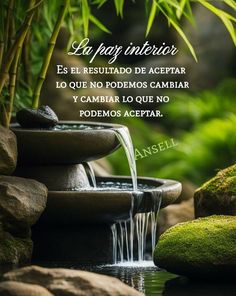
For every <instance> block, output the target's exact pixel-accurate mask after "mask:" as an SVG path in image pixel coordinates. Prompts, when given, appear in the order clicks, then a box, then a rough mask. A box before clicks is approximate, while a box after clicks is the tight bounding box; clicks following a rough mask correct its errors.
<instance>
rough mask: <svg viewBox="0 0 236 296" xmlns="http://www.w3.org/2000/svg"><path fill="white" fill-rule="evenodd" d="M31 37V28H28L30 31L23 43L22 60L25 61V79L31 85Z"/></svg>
mask: <svg viewBox="0 0 236 296" xmlns="http://www.w3.org/2000/svg"><path fill="white" fill-rule="evenodd" d="M30 39H31V30H28V33H27V35H26V38H25V42H24V44H23V50H22V62H23V68H24V80H25V82H26V83H27V84H28V85H29V86H30V85H31V84H32V81H31V72H30V52H29V44H30Z"/></svg>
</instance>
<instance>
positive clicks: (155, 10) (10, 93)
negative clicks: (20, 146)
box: [0, 0, 236, 125]
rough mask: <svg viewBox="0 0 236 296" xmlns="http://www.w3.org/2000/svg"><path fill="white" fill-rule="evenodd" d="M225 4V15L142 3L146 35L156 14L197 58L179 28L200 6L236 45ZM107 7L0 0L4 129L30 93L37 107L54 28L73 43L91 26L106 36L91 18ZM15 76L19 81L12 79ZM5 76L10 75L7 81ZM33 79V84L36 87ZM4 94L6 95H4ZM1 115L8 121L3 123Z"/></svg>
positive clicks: (117, 4) (88, 0)
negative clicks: (215, 18) (61, 29)
mask: <svg viewBox="0 0 236 296" xmlns="http://www.w3.org/2000/svg"><path fill="white" fill-rule="evenodd" d="M223 2H224V3H225V5H226V7H228V8H229V11H230V12H229V13H228V12H226V11H224V10H223V9H221V8H218V7H217V6H214V5H213V4H212V3H209V1H205V0H196V1H191V0H179V1H177V0H146V1H144V7H145V8H146V9H145V10H146V11H147V12H148V15H149V17H148V22H147V30H146V34H147V35H148V33H149V32H150V30H151V28H152V26H153V23H154V20H155V18H156V16H157V15H158V14H162V15H163V16H164V17H165V18H166V20H167V22H168V24H169V25H170V26H172V27H173V28H174V29H175V30H176V31H177V32H178V33H179V34H180V36H181V37H182V38H183V40H184V41H185V43H186V44H187V46H188V48H189V49H190V51H191V53H192V55H193V57H194V58H195V59H197V57H196V53H195V51H194V48H193V47H192V45H191V43H190V41H189V39H188V38H187V36H186V35H185V33H184V32H183V30H182V19H187V20H188V21H190V22H191V23H193V22H194V17H193V14H192V6H193V4H194V3H196V4H200V5H203V6H204V7H206V9H208V10H209V11H211V12H212V13H214V14H215V15H216V16H218V17H219V18H220V19H221V20H222V22H223V23H224V25H225V27H226V28H227V30H228V31H229V33H230V35H231V37H232V39H233V42H234V43H235V44H236V37H235V36H236V35H235V26H234V23H235V21H236V19H235V17H234V16H233V14H234V13H235V9H236V4H235V1H231V0H225V1H223ZM68 3H69V5H68ZM107 3H108V0H60V1H58V0H51V1H49V0H29V1H25V2H24V3H22V1H20V0H2V1H1V3H0V67H1V71H0V115H1V117H0V122H1V121H2V123H3V124H4V125H8V124H9V122H10V118H11V113H12V111H13V106H20V105H25V104H28V102H29V98H31V97H32V95H33V97H34V98H33V100H32V101H33V106H34V107H36V106H37V104H38V99H39V95H40V90H41V87H42V84H43V81H44V78H45V76H46V73H47V68H48V65H49V63H50V58H51V53H52V51H53V47H54V45H53V43H54V41H55V40H56V39H57V32H58V30H57V29H56V30H55V28H57V26H58V27H61V25H62V24H64V25H66V27H67V28H68V30H69V32H70V33H71V36H73V37H71V38H75V36H76V38H77V40H81V39H82V38H83V37H84V36H88V35H89V34H90V32H91V29H94V28H97V29H99V30H101V31H103V32H106V33H110V31H109V29H108V28H107V27H106V26H105V25H104V24H103V21H100V20H99V19H97V18H96V17H95V16H94V11H95V10H97V9H100V8H103V6H105V4H107ZM113 3H114V9H115V11H116V14H117V15H118V16H120V17H121V18H122V17H123V16H124V12H125V1H124V0H113ZM60 6H61V7H63V6H64V7H66V12H68V16H67V17H66V18H65V21H64V23H63V20H64V13H61V9H60ZM60 15H61V17H60ZM62 16H63V17H62ZM58 18H59V19H58ZM91 24H92V26H91ZM55 33H56V34H55ZM16 37H17V38H16ZM51 38H52V39H51ZM50 40H51V41H53V42H50ZM70 41H71V40H70ZM48 42H49V43H50V44H49V45H48ZM35 44H37V46H35ZM45 52H46V54H45ZM42 57H43V58H42ZM21 66H22V67H21ZM41 67H42V68H41ZM40 69H41V70H40ZM14 72H16V73H14ZM16 75H17V77H18V78H19V77H21V78H22V79H19V80H18V81H15V78H14V77H15V76H16ZM8 76H10V79H9V80H8ZM30 76H31V77H30ZM37 76H39V78H37ZM10 81H11V82H10ZM34 81H37V82H36V83H34ZM32 89H34V91H32ZM6 92H7V95H5V93H6ZM23 94H24V96H23ZM25 95H26V96H25ZM15 98H22V99H21V100H22V102H17V103H15ZM5 117H6V118H7V122H5V120H3V118H5Z"/></svg>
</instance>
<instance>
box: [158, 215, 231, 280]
mask: <svg viewBox="0 0 236 296" xmlns="http://www.w3.org/2000/svg"><path fill="white" fill-rule="evenodd" d="M154 262H155V264H156V265H157V266H158V267H160V268H164V269H166V270H167V271H169V272H172V273H175V274H180V275H184V276H187V277H190V278H201V279H205V280H209V279H211V280H212V279H221V280H230V279H234V278H235V273H236V217H235V216H211V217H206V218H199V219H196V220H193V221H190V222H184V223H180V224H177V225H176V226H174V227H172V228H170V229H168V230H167V231H166V232H165V233H164V234H162V235H161V237H160V239H159V241H158V243H157V246H156V249H155V252H154Z"/></svg>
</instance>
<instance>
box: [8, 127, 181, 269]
mask: <svg viewBox="0 0 236 296" xmlns="http://www.w3.org/2000/svg"><path fill="white" fill-rule="evenodd" d="M84 124H85V123H84V122H83V123H81V122H62V123H60V124H59V126H57V128H56V129H54V130H47V129H23V128H20V127H19V126H18V125H13V126H12V131H13V132H14V133H15V134H16V136H17V141H18V153H19V157H18V159H19V162H18V167H17V169H16V172H15V175H17V176H21V177H25V178H33V179H36V180H38V181H40V182H42V183H44V184H45V185H46V186H47V187H48V189H49V192H48V202H47V207H46V210H45V212H44V213H43V215H42V216H41V218H40V219H39V221H38V222H37V224H36V225H35V226H34V227H33V233H32V237H33V242H34V254H33V260H37V261H74V262H75V261H77V262H80V263H83V264H91V263H92V264H98V263H99V264H100V263H101V264H102V263H103V264H105V263H112V262H113V256H112V253H113V252H112V244H113V242H112V231H111V225H112V224H114V223H117V222H120V221H126V220H129V219H130V211H131V208H132V215H135V214H136V213H138V212H150V211H151V210H153V209H154V208H155V204H156V203H158V202H159V199H160V197H161V198H162V204H161V207H164V206H167V205H168V204H170V203H172V202H173V201H174V200H175V199H177V197H178V196H179V194H180V192H181V184H180V183H179V182H176V181H172V180H163V179H153V178H138V191H133V189H132V180H131V178H129V177H102V178H97V182H98V188H96V189H94V188H93V187H92V184H91V182H90V180H89V178H88V176H87V175H86V172H85V168H84V166H83V163H87V162H88V161H90V160H95V159H99V158H101V157H103V156H105V155H108V154H110V153H112V152H113V151H114V150H116V149H118V148H119V146H120V144H119V141H118V139H117V136H116V133H115V132H114V129H118V128H119V129H122V128H125V127H123V126H121V125H109V124H103V123H86V125H87V127H84ZM81 126H83V128H81ZM104 184H105V185H107V187H109V186H110V185H109V184H124V186H125V188H123V189H122V190H118V189H112V190H111V189H109V188H106V187H105V188H102V190H101V189H99V187H103V186H104Z"/></svg>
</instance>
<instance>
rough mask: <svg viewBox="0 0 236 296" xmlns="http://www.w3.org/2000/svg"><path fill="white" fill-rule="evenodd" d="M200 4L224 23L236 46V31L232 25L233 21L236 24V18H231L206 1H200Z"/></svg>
mask: <svg viewBox="0 0 236 296" xmlns="http://www.w3.org/2000/svg"><path fill="white" fill-rule="evenodd" d="M198 1H199V3H201V4H202V5H203V6H205V7H206V8H207V9H209V10H210V11H211V12H212V13H214V14H215V15H216V16H218V17H219V18H220V19H221V20H222V22H223V23H224V25H225V27H226V29H227V30H228V32H229V34H230V36H231V38H232V40H233V42H234V44H235V45H236V30H235V28H234V26H233V24H232V22H231V21H234V22H236V18H234V17H233V16H231V15H230V14H228V13H226V12H225V11H223V10H221V9H219V8H216V7H214V6H213V5H211V4H210V3H208V2H207V1H205V0H198Z"/></svg>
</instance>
